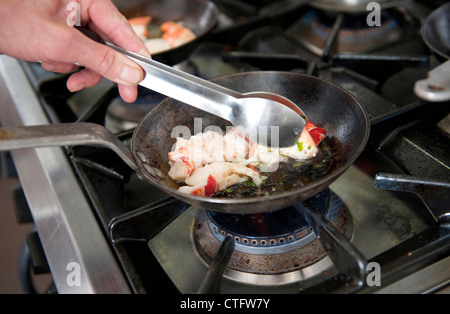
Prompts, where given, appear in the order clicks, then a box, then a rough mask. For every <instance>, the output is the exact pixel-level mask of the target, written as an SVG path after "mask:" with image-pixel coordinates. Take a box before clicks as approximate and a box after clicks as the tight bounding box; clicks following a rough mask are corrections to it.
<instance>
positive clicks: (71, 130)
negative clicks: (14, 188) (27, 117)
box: [0, 72, 370, 214]
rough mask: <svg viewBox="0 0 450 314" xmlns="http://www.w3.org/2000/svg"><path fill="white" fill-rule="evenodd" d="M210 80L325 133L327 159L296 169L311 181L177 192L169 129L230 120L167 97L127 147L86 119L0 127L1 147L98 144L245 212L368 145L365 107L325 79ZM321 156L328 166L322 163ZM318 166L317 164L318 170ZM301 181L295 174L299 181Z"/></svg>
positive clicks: (309, 192) (278, 204)
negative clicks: (231, 191) (273, 98)
mask: <svg viewBox="0 0 450 314" xmlns="http://www.w3.org/2000/svg"><path fill="white" fill-rule="evenodd" d="M214 81H215V82H216V83H218V84H220V85H223V86H225V87H228V88H230V89H234V90H236V91H238V92H242V93H245V92H251V91H267V92H272V93H277V94H280V95H282V96H285V97H287V98H289V99H291V100H292V101H294V102H295V103H296V104H298V105H299V106H301V108H302V110H303V111H304V112H305V114H306V115H307V116H308V118H309V119H310V120H311V121H312V122H314V123H315V124H317V125H319V126H321V127H323V128H324V129H325V130H326V131H327V132H328V134H327V137H326V139H325V140H324V141H322V143H321V147H320V148H321V152H322V153H323V152H325V151H326V154H324V156H325V155H326V158H322V159H319V161H318V163H314V162H313V163H312V164H309V166H311V165H312V167H311V168H310V169H309V170H308V171H306V172H305V173H303V174H302V176H306V177H308V178H309V179H310V180H309V181H308V182H307V183H306V184H298V185H292V186H291V188H290V189H289V190H286V191H281V192H279V193H275V194H273V195H270V196H265V195H263V196H248V197H247V196H246V195H242V196H241V197H235V198H216V197H199V196H192V195H188V194H183V193H181V192H178V188H179V186H180V185H179V184H178V183H177V182H174V181H173V180H172V179H170V177H169V176H168V172H169V163H168V153H169V152H170V151H171V149H172V146H173V144H174V143H175V141H176V137H177V136H178V134H172V131H173V130H174V129H175V128H176V127H177V126H183V127H185V128H187V129H189V131H190V132H191V134H192V135H193V131H194V118H202V122H203V128H205V127H207V126H213V125H214V126H218V127H220V128H222V130H223V131H225V130H226V128H225V127H226V126H227V125H229V122H228V121H225V120H223V119H221V118H219V117H217V116H214V115H211V114H209V113H207V112H204V111H201V110H198V109H196V108H194V107H191V106H187V105H185V104H183V103H180V102H178V101H175V100H173V99H167V100H165V101H163V102H161V103H160V104H158V105H157V106H155V107H154V108H153V109H152V110H151V111H150V112H148V114H147V115H146V116H145V117H144V118H143V119H142V121H141V122H140V123H139V125H138V126H137V127H136V129H135V131H134V134H133V138H132V144H131V151H130V150H129V149H128V148H126V147H125V146H123V144H121V143H120V142H119V141H118V140H117V138H115V137H114V135H112V134H110V133H109V132H107V131H106V129H104V128H103V127H102V126H99V125H96V124H90V123H72V124H54V125H47V126H34V127H19V128H0V150H2V151H4V150H13V149H20V148H30V147H42V146H62V145H104V146H107V147H109V148H111V149H113V150H115V151H116V152H117V153H118V154H119V155H120V156H121V157H122V158H123V159H124V161H126V162H127V163H128V165H130V167H132V168H133V169H134V170H135V171H136V172H137V173H138V174H139V175H140V176H141V177H142V178H144V179H146V180H148V181H149V182H150V183H151V184H153V185H155V186H157V187H158V188H160V189H161V190H163V191H165V192H167V193H168V194H170V195H173V196H174V197H176V198H178V199H180V200H182V201H184V202H186V203H188V204H191V205H195V206H198V207H200V208H204V209H209V210H213V211H217V212H225V213H241V214H248V213H258V212H267V211H271V210H275V209H279V208H284V207H288V206H290V205H293V204H295V203H298V202H300V201H303V200H306V199H308V198H310V197H312V196H314V195H316V194H318V193H319V192H321V191H323V190H324V189H325V188H326V187H328V186H329V185H330V184H331V183H332V182H333V181H334V180H335V179H337V178H338V177H339V176H340V175H341V174H342V173H343V172H344V171H345V170H346V169H347V168H348V167H349V166H350V165H351V164H352V163H353V162H354V161H355V159H356V158H357V157H358V156H359V154H360V153H361V151H362V150H363V148H364V147H365V145H366V142H367V139H368V135H369V126H370V124H369V119H368V117H367V114H366V112H365V110H364V109H363V107H362V106H361V105H360V104H359V103H358V101H357V100H356V99H355V98H354V97H352V96H351V95H350V94H349V93H348V92H347V91H345V90H344V89H342V88H340V87H338V86H336V85H334V84H331V83H329V82H327V81H325V80H322V79H319V78H316V77H312V76H306V75H302V74H297V73H286V72H249V73H238V74H233V75H229V76H225V77H221V78H217V79H215V80H214ZM319 155H320V154H319ZM320 158H321V157H320ZM324 160H325V161H326V163H325V164H326V167H323V166H322V161H324ZM317 164H320V165H321V166H320V167H317V168H316V167H315V166H316V165H317ZM301 167H302V166H301ZM296 169H302V168H296ZM293 179H294V180H296V179H297V178H293ZM302 179H304V178H303V177H301V176H299V177H298V181H299V182H300V181H302ZM302 182H304V181H302Z"/></svg>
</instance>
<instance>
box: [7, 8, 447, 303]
mask: <svg viewBox="0 0 450 314" xmlns="http://www.w3.org/2000/svg"><path fill="white" fill-rule="evenodd" d="M215 3H216V5H217V7H218V9H219V12H220V15H219V22H218V25H217V27H216V28H215V30H214V31H213V32H212V33H211V34H210V36H209V37H208V38H207V39H206V40H205V41H203V42H202V43H201V45H200V46H199V47H198V49H197V51H196V52H195V53H193V54H192V56H191V57H189V58H188V59H187V60H185V61H183V62H181V63H180V64H177V65H176V67H177V68H180V69H182V70H185V71H188V72H190V73H193V74H195V75H198V76H200V77H203V78H207V79H210V78H214V77H218V76H221V75H226V74H230V73H236V72H243V71H255V70H262V71H271V70H276V71H293V72H299V73H305V74H308V75H314V76H318V77H321V78H324V79H326V80H329V81H331V82H333V83H335V84H337V85H339V86H342V87H343V88H345V89H346V90H348V91H349V92H350V93H352V94H353V95H354V96H355V97H356V98H357V99H358V100H359V102H360V103H361V104H362V105H363V106H364V107H365V109H366V111H367V113H368V115H369V118H370V121H371V133H370V138H369V141H368V144H367V146H366V149H365V150H364V152H363V153H362V154H361V156H360V157H359V158H358V159H357V161H356V162H355V163H354V164H353V165H352V166H351V167H350V168H349V169H348V170H347V171H346V172H345V173H344V174H343V175H342V176H341V177H340V178H339V179H338V180H336V181H335V182H334V183H333V184H332V185H331V186H330V187H329V189H327V190H325V191H323V192H322V193H320V194H318V195H317V196H315V197H314V198H312V199H310V200H308V202H305V203H304V204H302V203H300V204H296V205H295V206H292V207H290V208H286V209H280V210H277V211H274V212H271V213H266V214H254V215H229V214H219V213H215V212H209V211H205V210H201V209H198V208H195V207H192V206H189V205H187V204H184V203H183V202H181V201H179V200H177V199H174V198H172V197H169V196H168V195H167V194H165V193H164V192H162V191H160V190H158V189H157V188H155V187H153V186H151V185H150V184H148V183H147V182H144V181H142V180H140V179H139V178H137V176H136V174H135V173H133V172H132V171H131V169H129V168H128V167H127V166H126V164H125V163H124V162H123V161H122V160H121V159H120V158H119V157H117V156H116V155H115V154H114V153H113V152H111V151H109V150H107V149H103V148H97V147H84V146H83V147H65V148H40V149H27V150H22V151H15V152H13V153H12V158H13V161H14V166H15V169H16V170H17V173H18V176H19V178H20V181H21V185H22V188H23V191H24V194H25V196H26V199H27V203H28V207H29V211H30V212H31V214H32V218H33V222H34V224H35V226H36V229H37V233H38V235H39V239H40V243H41V244H42V248H43V253H44V254H45V259H46V261H47V263H48V266H49V269H50V271H51V273H52V277H53V279H54V283H55V287H56V291H57V292H58V293H197V292H200V293H207V292H221V293H293V294H297V293H433V292H438V291H442V290H443V289H445V288H446V287H447V288H448V285H449V283H450V267H449V266H450V257H449V253H450V241H449V240H450V226H449V215H450V214H449V205H450V199H449V196H448V195H450V194H449V193H448V192H449V191H450V181H449V178H450V156H449V147H450V133H449V131H448V129H446V128H445V125H446V123H445V121H446V117H448V114H449V109H448V108H449V103H448V102H442V103H428V102H426V101H423V100H421V99H419V98H418V97H417V96H416V95H415V94H414V92H413V86H414V83H415V82H416V81H417V80H419V79H422V78H424V77H425V76H426V74H427V72H428V71H429V70H430V69H432V68H434V67H435V66H437V65H438V61H437V60H436V58H435V57H434V55H433V54H432V53H431V52H430V51H429V49H428V48H427V46H426V45H425V44H424V42H423V40H422V38H421V36H420V26H421V23H422V22H423V20H424V19H425V18H426V16H427V15H428V14H429V13H430V12H431V11H432V10H433V9H435V8H436V7H438V6H439V5H440V4H441V2H440V1H436V2H433V3H429V2H425V1H424V2H421V1H409V2H406V3H405V2H399V1H397V2H395V1H383V2H382V4H383V10H382V25H381V26H380V27H378V28H377V27H368V26H367V25H366V24H365V23H366V22H365V21H366V16H367V11H365V10H361V6H362V5H364V6H366V2H365V1H361V2H359V3H357V4H356V6H357V7H355V6H353V7H352V6H351V4H350V2H347V1H342V2H336V1H295V0H289V1H278V0H277V1H263V2H254V1H253V2H252V1H227V2H223V1H215ZM352 3H353V2H352ZM348 6H350V7H348ZM347 11H349V12H351V14H348V13H347ZM368 38H369V40H367V39H368ZM0 74H1V76H0V95H1V96H0V108H1V111H0V112H1V113H0V121H1V124H2V125H3V126H8V125H35V124H49V123H60V122H82V121H87V122H93V123H98V124H101V125H105V127H106V128H108V129H109V130H111V131H112V132H114V133H116V135H117V136H118V138H119V139H121V140H122V141H123V142H124V143H125V144H129V141H130V139H131V134H132V132H133V128H134V127H135V126H136V124H137V122H138V121H139V120H140V118H141V117H142V116H143V114H145V113H146V112H147V111H148V110H150V109H151V108H152V107H153V106H155V105H156V104H157V103H159V102H160V101H161V99H163V97H162V96H161V95H158V94H155V93H152V92H150V91H147V90H140V97H139V99H138V101H137V102H136V103H135V104H125V103H123V102H122V101H121V100H120V98H119V97H118V93H117V90H116V87H115V85H114V84H112V83H110V82H108V81H106V80H103V81H102V82H101V83H100V84H99V85H98V86H96V87H93V88H90V89H87V90H84V91H81V92H78V93H75V94H70V93H69V92H68V91H67V90H66V88H65V82H66V79H67V77H66V76H65V75H56V74H53V73H49V72H46V71H43V70H41V69H40V66H39V65H38V64H30V63H26V62H21V61H17V60H15V59H13V58H10V57H7V56H0ZM373 265H375V266H378V267H379V269H380V271H381V272H380V276H381V277H380V281H379V285H378V284H376V285H373V284H372V283H373V279H374V277H373V273H372V270H373V268H371V267H373ZM74 267H75V268H74ZM76 267H79V268H78V269H79V273H77V274H78V275H79V279H80V280H79V281H75V282H74V281H70V280H71V279H73V278H74V277H73V276H74V273H73V272H74V271H76V270H77V268H76ZM371 280H372V281H371Z"/></svg>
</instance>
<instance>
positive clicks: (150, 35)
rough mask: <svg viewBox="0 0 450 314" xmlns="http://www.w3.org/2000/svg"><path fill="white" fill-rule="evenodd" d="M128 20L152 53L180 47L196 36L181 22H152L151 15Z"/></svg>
mask: <svg viewBox="0 0 450 314" xmlns="http://www.w3.org/2000/svg"><path fill="white" fill-rule="evenodd" d="M128 21H129V22H130V24H131V27H132V28H133V30H134V32H135V33H136V34H137V35H138V36H139V38H140V39H141V40H142V41H143V42H144V43H145V45H146V47H147V49H148V50H149V51H150V53H151V54H157V53H160V52H163V51H166V50H169V49H173V48H176V47H179V46H181V45H184V44H186V43H188V42H190V41H192V40H194V39H195V38H196V36H195V34H194V33H193V32H192V31H191V30H190V29H189V28H187V27H185V26H183V25H182V24H181V23H177V22H172V21H167V22H163V23H162V24H161V25H157V24H156V23H152V17H151V16H142V17H135V18H132V19H129V20H128Z"/></svg>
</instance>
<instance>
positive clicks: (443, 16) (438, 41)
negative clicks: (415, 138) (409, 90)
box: [414, 3, 450, 101]
mask: <svg viewBox="0 0 450 314" xmlns="http://www.w3.org/2000/svg"><path fill="white" fill-rule="evenodd" d="M422 37H423V40H424V41H425V44H426V45H427V46H428V47H429V48H430V49H431V50H432V51H433V53H434V55H435V56H436V58H437V59H438V60H439V61H440V62H444V63H443V64H442V65H440V66H438V67H436V68H435V69H433V70H432V71H430V73H429V74H428V78H427V79H424V80H421V81H418V82H416V84H415V86H414V91H415V93H416V95H417V96H419V97H420V98H422V99H425V100H428V101H447V100H450V60H449V59H450V3H447V4H444V5H442V6H440V7H439V8H437V9H436V10H435V11H433V12H432V13H431V14H430V15H429V16H428V17H427V18H426V20H425V22H424V24H423V25H422Z"/></svg>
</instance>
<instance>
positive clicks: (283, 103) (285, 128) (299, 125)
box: [78, 28, 307, 147]
mask: <svg viewBox="0 0 450 314" xmlns="http://www.w3.org/2000/svg"><path fill="white" fill-rule="evenodd" d="M78 30H80V31H81V32H82V33H84V34H85V35H86V36H88V37H89V38H91V39H92V40H94V41H96V42H99V43H102V44H105V45H107V46H108V47H111V48H112V49H114V50H116V51H118V52H120V53H122V54H124V55H126V56H127V57H128V58H130V59H132V60H133V61H134V62H136V63H137V64H139V65H140V66H141V67H142V69H143V70H144V71H145V73H146V76H145V78H144V80H143V81H142V82H141V83H140V84H139V85H141V86H143V87H146V88H148V89H151V90H153V91H155V92H158V93H160V94H163V95H165V96H168V97H170V98H173V99H176V100H178V101H181V102H183V103H186V104H188V105H191V106H193V107H196V108H198V109H201V110H203V111H207V112H209V113H212V114H214V115H216V116H219V117H221V118H223V119H225V120H227V121H229V122H231V123H232V124H233V125H234V126H236V127H242V128H243V130H245V133H246V135H247V136H248V137H249V139H250V140H252V141H255V142H258V143H260V144H263V145H266V146H269V147H289V146H293V145H295V143H296V141H297V140H298V138H299V136H300V134H301V132H302V130H303V127H304V126H305V124H306V120H307V118H306V115H305V114H304V113H303V112H302V111H301V109H300V108H298V106H297V105H295V104H294V103H293V102H292V101H290V100H289V99H287V98H285V97H283V96H280V95H277V94H273V93H268V92H261V91H258V92H251V93H245V94H242V93H238V92H236V91H234V90H230V89H228V88H225V87H223V86H220V85H217V84H214V83H212V82H210V81H207V80H204V79H201V78H199V77H197V76H194V75H191V74H189V73H186V72H183V71H180V70H177V69H175V68H173V67H170V66H167V65H165V64H162V63H160V62H158V61H155V60H152V59H149V58H146V57H143V56H141V55H139V54H136V53H134V52H131V51H128V50H125V49H123V48H121V47H118V46H116V45H114V44H112V43H109V42H105V41H103V39H102V38H100V36H98V35H97V34H95V33H93V32H92V31H90V30H87V29H84V28H78Z"/></svg>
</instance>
